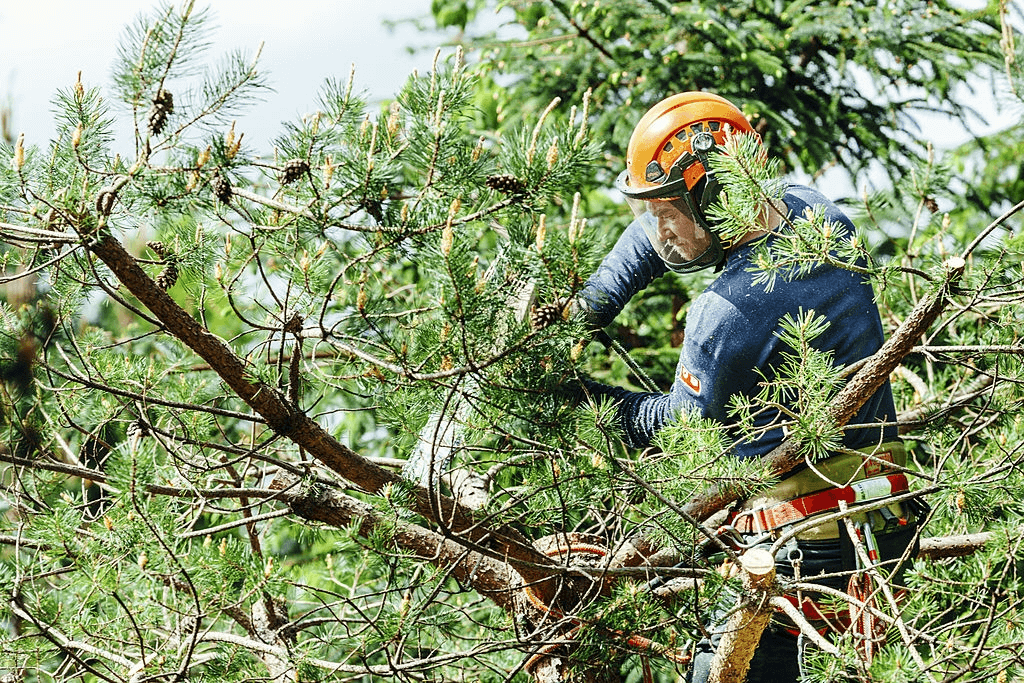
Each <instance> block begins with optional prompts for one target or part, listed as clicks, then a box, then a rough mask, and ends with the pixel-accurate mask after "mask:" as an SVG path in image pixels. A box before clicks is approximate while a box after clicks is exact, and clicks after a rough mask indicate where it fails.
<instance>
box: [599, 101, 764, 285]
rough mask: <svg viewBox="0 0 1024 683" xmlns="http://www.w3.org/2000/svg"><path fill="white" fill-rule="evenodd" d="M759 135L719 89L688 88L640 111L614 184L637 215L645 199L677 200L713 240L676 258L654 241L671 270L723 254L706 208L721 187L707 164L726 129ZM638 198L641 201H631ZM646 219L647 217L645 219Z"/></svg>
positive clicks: (686, 268) (715, 259) (709, 262)
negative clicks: (696, 253) (693, 254)
mask: <svg viewBox="0 0 1024 683" xmlns="http://www.w3.org/2000/svg"><path fill="white" fill-rule="evenodd" d="M730 132H732V133H746V134H749V135H754V136H757V137H758V140H760V136H758V135H757V132H756V131H755V130H754V128H753V126H751V125H750V122H749V121H748V120H747V118H746V117H745V116H744V115H743V112H741V111H740V110H739V109H738V108H737V107H736V105H734V104H732V103H731V102H729V101H728V100H726V99H725V98H723V97H720V96H718V95H715V94H712V93H708V92H701V91H692V92H684V93H679V94H676V95H672V96H670V97H667V98H665V99H664V100H662V101H661V102H658V103H657V104H656V105H654V106H653V107H651V109H650V110H649V111H648V112H647V113H646V114H644V116H643V118H641V119H640V122H639V123H637V125H636V128H634V129H633V135H632V136H631V137H630V139H629V147H628V148H627V149H626V170H624V171H623V172H622V173H620V174H619V177H618V178H617V179H616V182H615V185H616V188H617V189H618V190H619V191H620V192H621V193H622V194H623V195H624V196H625V197H626V199H627V200H630V205H631V206H632V207H633V209H634V212H636V213H637V215H638V216H640V215H641V214H642V213H643V209H642V207H639V206H637V204H640V203H641V202H642V201H644V200H662V201H666V200H668V201H673V203H676V201H678V202H679V203H680V204H682V206H680V208H681V209H683V208H684V207H685V209H686V212H687V213H689V214H690V215H692V217H693V218H694V220H695V221H696V223H697V225H698V226H699V227H700V228H702V229H703V230H706V231H707V232H708V233H710V237H711V242H712V245H711V246H710V247H709V251H708V252H707V253H706V254H703V255H702V257H701V258H700V259H694V260H693V261H685V260H684V261H679V260H678V258H666V256H667V254H666V253H662V252H663V251H664V249H663V247H664V245H659V244H656V243H655V240H656V238H655V237H654V235H653V234H651V231H652V230H655V229H656V226H645V227H646V228H649V229H648V230H647V231H648V233H649V234H648V236H649V237H651V239H652V244H654V247H655V249H656V250H657V251H659V253H660V254H661V255H662V257H663V258H666V264H667V265H668V266H669V268H671V269H672V270H675V271H677V272H691V271H693V270H699V269H700V268H705V267H707V266H709V265H717V263H720V262H721V260H722V258H723V257H724V248H723V247H722V245H721V244H720V242H719V240H718V236H717V234H716V232H715V230H714V229H713V225H712V222H711V221H710V220H709V219H708V218H707V213H706V212H707V209H708V207H709V206H710V205H711V203H712V202H713V201H714V200H715V198H717V197H718V195H719V193H720V192H721V186H720V184H719V183H718V181H717V179H716V178H715V176H714V169H713V168H712V167H711V158H710V155H711V152H712V151H714V149H715V148H716V147H718V146H719V145H723V144H725V139H726V136H727V135H728V134H729V133H730ZM633 200H639V201H633ZM648 222H649V221H648Z"/></svg>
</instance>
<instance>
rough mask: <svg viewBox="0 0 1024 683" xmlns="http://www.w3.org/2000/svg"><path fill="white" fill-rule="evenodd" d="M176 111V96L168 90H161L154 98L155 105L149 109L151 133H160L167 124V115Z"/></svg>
mask: <svg viewBox="0 0 1024 683" xmlns="http://www.w3.org/2000/svg"><path fill="white" fill-rule="evenodd" d="M173 111H174V96H173V95H171V93H170V92H169V91H167V90H161V91H160V92H158V93H157V94H156V97H154V98H153V106H152V107H150V109H149V133H150V135H159V134H160V133H161V132H163V129H164V126H166V125H167V116H168V115H169V114H171V112H173Z"/></svg>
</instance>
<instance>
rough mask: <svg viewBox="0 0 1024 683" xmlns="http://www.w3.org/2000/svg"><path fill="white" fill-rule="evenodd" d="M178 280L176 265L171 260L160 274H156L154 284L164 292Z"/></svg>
mask: <svg viewBox="0 0 1024 683" xmlns="http://www.w3.org/2000/svg"><path fill="white" fill-rule="evenodd" d="M177 281H178V266H176V265H174V263H173V262H171V263H168V264H167V265H166V266H164V269H163V270H161V271H160V274H159V275H157V276H156V286H157V287H159V288H160V289H162V290H164V291H165V292H166V291H167V290H168V289H170V288H171V287H173V286H174V284H175V283H176V282H177Z"/></svg>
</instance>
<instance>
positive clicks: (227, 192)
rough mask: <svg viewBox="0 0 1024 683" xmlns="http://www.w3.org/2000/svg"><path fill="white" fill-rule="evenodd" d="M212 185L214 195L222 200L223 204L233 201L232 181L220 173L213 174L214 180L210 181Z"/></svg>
mask: <svg viewBox="0 0 1024 683" xmlns="http://www.w3.org/2000/svg"><path fill="white" fill-rule="evenodd" d="M210 187H211V188H212V189H213V196H215V197H216V198H217V199H218V200H220V202H221V203H222V204H228V203H230V202H231V183H229V182H228V181H227V180H226V179H225V178H224V176H222V175H221V174H220V173H218V174H217V175H215V176H213V180H211V181H210Z"/></svg>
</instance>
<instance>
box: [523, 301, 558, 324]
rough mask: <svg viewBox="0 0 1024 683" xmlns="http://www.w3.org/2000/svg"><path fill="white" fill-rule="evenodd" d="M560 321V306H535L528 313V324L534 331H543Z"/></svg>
mask: <svg viewBox="0 0 1024 683" xmlns="http://www.w3.org/2000/svg"><path fill="white" fill-rule="evenodd" d="M561 319H562V306H561V305H560V304H543V305H540V306H535V307H534V308H533V310H532V311H530V324H531V325H533V329H535V330H543V329H544V328H545V327H549V326H551V325H554V324H555V323H556V322H558V321H559V320H561Z"/></svg>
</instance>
